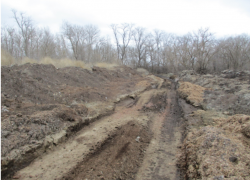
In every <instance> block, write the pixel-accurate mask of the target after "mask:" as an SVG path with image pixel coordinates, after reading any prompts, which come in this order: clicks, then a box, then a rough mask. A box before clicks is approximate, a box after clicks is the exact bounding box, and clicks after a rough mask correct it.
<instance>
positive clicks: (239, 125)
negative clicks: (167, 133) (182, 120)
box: [181, 115, 250, 179]
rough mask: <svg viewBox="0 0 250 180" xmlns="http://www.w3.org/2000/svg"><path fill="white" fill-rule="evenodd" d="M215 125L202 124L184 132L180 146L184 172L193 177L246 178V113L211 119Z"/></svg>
mask: <svg viewBox="0 0 250 180" xmlns="http://www.w3.org/2000/svg"><path fill="white" fill-rule="evenodd" d="M214 121H215V122H217V125H216V126H215V127H212V126H206V127H202V128H201V129H199V130H193V131H192V132H190V133H188V135H187V137H186V139H185V141H184V146H183V151H185V155H183V156H182V157H181V162H182V163H183V164H182V165H183V166H185V167H187V176H188V177H189V178H195V179H204V178H206V179H209V178H211V179H216V178H217V179H218V178H221V179H224V178H226V179H227V178H228V179H247V177H249V176H250V171H249V168H250V164H249V162H250V152H249V145H250V143H249V142H250V139H249V136H248V135H247V133H248V128H249V123H250V117H249V116H246V115H235V116H231V117H228V118H217V119H214Z"/></svg>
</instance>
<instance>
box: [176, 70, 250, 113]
mask: <svg viewBox="0 0 250 180" xmlns="http://www.w3.org/2000/svg"><path fill="white" fill-rule="evenodd" d="M229 72H230V73H233V72H231V71H225V72H222V74H221V75H211V74H207V75H197V74H195V73H194V72H193V71H183V72H182V73H181V75H180V79H182V80H183V81H188V82H191V83H193V84H196V85H199V86H202V87H204V88H207V89H206V90H205V91H204V96H203V98H204V101H203V105H202V106H203V109H209V110H216V111H221V112H224V111H225V112H227V113H228V114H230V115H233V114H248V115H250V109H249V106H250V103H249V102H250V84H249V83H250V81H249V72H248V71H244V72H237V73H236V74H237V76H235V77H234V78H228V77H227V76H226V75H228V74H230V73H229Z"/></svg>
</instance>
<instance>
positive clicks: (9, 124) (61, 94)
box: [1, 64, 161, 177]
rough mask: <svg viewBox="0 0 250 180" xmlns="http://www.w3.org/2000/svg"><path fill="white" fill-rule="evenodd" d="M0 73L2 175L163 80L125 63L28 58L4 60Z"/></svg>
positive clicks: (15, 169)
mask: <svg viewBox="0 0 250 180" xmlns="http://www.w3.org/2000/svg"><path fill="white" fill-rule="evenodd" d="M1 76H2V81H1V85H2V89H1V90H2V91H1V97H2V98H1V100H2V104H1V111H2V113H1V117H2V118H1V130H2V131H1V134H2V138H1V149H2V151H1V160H2V163H1V167H2V171H1V175H2V177H5V176H6V175H12V174H13V173H14V172H15V171H17V170H19V169H21V168H24V167H25V166H27V165H29V163H30V162H32V161H33V160H34V159H35V158H37V157H39V156H41V155H42V154H43V153H46V152H47V151H48V152H50V151H53V150H54V149H56V148H55V147H57V146H58V145H59V144H61V143H64V142H65V141H67V140H68V138H69V137H70V136H72V135H74V134H75V133H76V132H77V131H79V130H81V129H82V128H83V127H85V126H88V125H89V124H91V123H93V122H95V121H96V120H98V119H100V118H101V117H102V116H107V115H110V114H112V113H114V109H115V103H117V102H119V101H121V100H122V99H124V98H126V97H133V98H134V97H136V96H137V95H138V94H140V93H142V92H143V91H145V90H146V89H150V88H152V86H153V87H157V86H159V85H160V84H161V81H160V80H159V79H153V78H152V77H151V76H147V77H143V76H141V75H140V74H139V73H137V72H136V71H135V70H133V69H131V68H127V67H125V66H124V67H116V68H114V69H113V70H107V69H104V68H97V67H95V68H93V70H92V71H89V70H85V69H81V68H76V67H68V68H63V69H57V68H55V67H54V66H52V65H38V64H25V65H21V66H16V65H15V66H12V67H4V66H2V71H1Z"/></svg>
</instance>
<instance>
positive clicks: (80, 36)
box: [62, 22, 86, 60]
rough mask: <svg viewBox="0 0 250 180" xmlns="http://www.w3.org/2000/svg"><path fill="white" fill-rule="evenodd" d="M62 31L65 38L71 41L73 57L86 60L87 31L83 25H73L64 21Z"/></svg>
mask: <svg viewBox="0 0 250 180" xmlns="http://www.w3.org/2000/svg"><path fill="white" fill-rule="evenodd" d="M62 31H63V35H64V36H65V38H66V39H67V40H68V41H69V43H70V47H71V49H72V51H73V57H74V58H75V59H76V60H80V59H81V60H84V57H83V56H84V55H83V54H82V52H84V49H83V48H84V44H85V40H86V32H85V30H84V28H83V27H81V26H77V25H71V24H69V23H67V22H64V24H63V25H62Z"/></svg>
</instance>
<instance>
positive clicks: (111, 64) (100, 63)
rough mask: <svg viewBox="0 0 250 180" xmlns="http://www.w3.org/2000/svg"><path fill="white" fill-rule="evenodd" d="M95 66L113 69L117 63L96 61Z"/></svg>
mask: <svg viewBox="0 0 250 180" xmlns="http://www.w3.org/2000/svg"><path fill="white" fill-rule="evenodd" d="M95 66H97V67H101V68H105V69H114V67H117V66H118V64H115V63H105V62H99V63H96V64H95Z"/></svg>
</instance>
